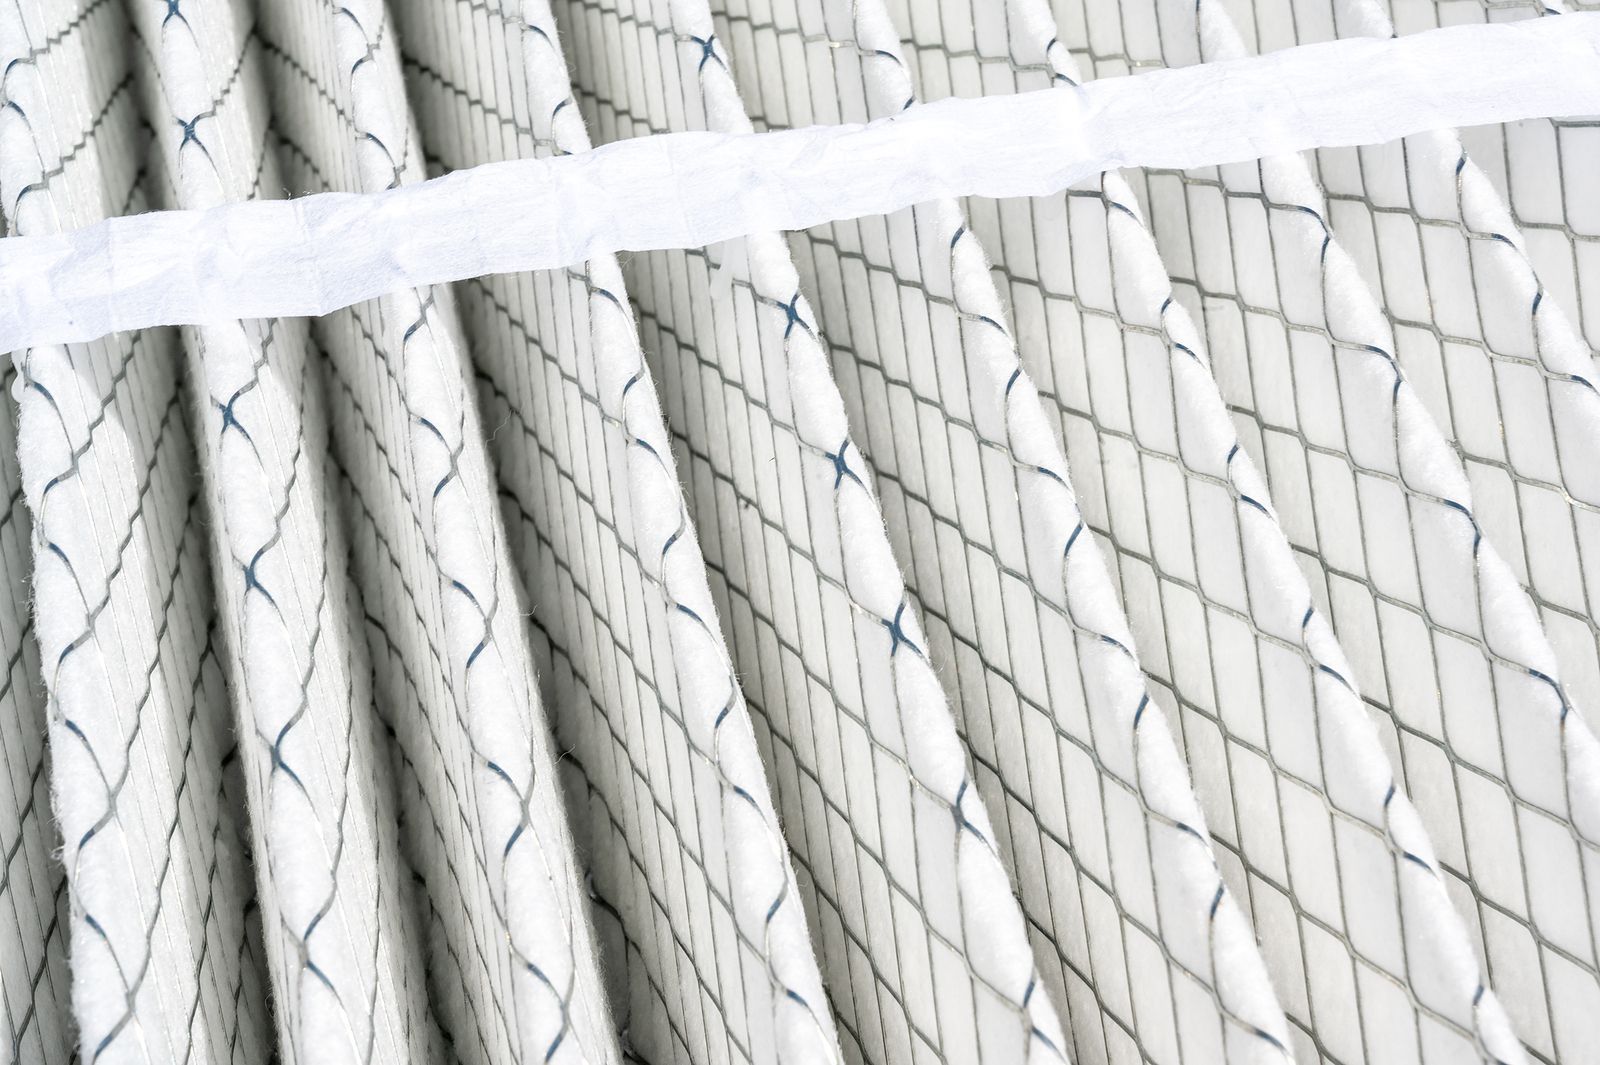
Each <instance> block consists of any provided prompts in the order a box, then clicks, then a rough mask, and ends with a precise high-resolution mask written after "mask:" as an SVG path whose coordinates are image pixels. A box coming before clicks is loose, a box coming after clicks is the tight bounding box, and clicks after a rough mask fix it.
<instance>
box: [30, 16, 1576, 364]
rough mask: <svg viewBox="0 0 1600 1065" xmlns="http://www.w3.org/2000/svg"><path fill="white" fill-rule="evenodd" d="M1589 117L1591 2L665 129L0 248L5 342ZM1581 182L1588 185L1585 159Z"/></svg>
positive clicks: (323, 306) (270, 313)
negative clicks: (552, 154)
mask: <svg viewBox="0 0 1600 1065" xmlns="http://www.w3.org/2000/svg"><path fill="white" fill-rule="evenodd" d="M1591 114H1600V13H1596V14H1574V15H1563V16H1560V17H1553V18H1544V19H1535V20H1530V21H1526V22H1516V23H1504V24H1488V25H1472V26H1459V27H1453V28H1449V29H1438V30H1430V31H1427V32H1424V33H1418V34H1415V35H1412V36H1407V37H1402V38H1396V39H1391V40H1378V39H1371V38H1356V39H1349V40H1341V41H1334V42H1330V43H1327V44H1314V45H1307V46H1304V47H1300V48H1291V49H1287V50H1285V51H1281V52H1275V53H1272V54H1269V55H1264V56H1259V57H1255V58H1250V59H1241V60H1233V61H1227V62H1219V63H1208V64H1203V65H1200V66H1194V67H1186V68H1183V69H1177V70H1159V71H1153V72H1150V73H1146V74H1139V75H1135V76H1130V77H1121V78H1110V79H1106V80H1103V81H1094V82H1091V83H1089V84H1088V85H1085V86H1082V87H1075V88H1061V89H1047V90H1043V91H1039V92H1029V93H1021V94H1017V95H1012V96H993V97H984V98H981V99H972V100H958V99H950V100H942V101H940V102H938V103H932V104H926V105H917V106H913V107H911V108H910V109H908V110H906V111H905V112H903V113H902V114H899V115H896V116H895V117H893V118H890V119H884V120H881V121H878V122H873V123H870V124H867V125H842V126H819V127H811V128H807V129H797V130H787V131H782V132H774V133H759V134H748V135H742V136H729V135H723V134H716V133H669V134H662V135H658V136H651V137H642V138H638V139H635V140H628V141H621V142H618V143H615V144H609V145H606V146H604V147H601V148H597V149H595V150H594V151H591V152H585V153H582V154H579V155H570V156H562V157H559V158H554V159H528V160H518V161H515V162H508V163H493V164H488V165H485V166H479V167H475V168H473V169H470V170H464V171H458V172H456V173H453V174H448V175H446V176H444V177H441V178H437V179H435V180H432V181H427V182H423V183H421V184H417V185H411V186H407V187H405V188H398V189H393V190H390V191H387V192H381V193H376V194H373V195H355V194H347V193H325V194H320V195H314V196H306V197H303V198H300V199H295V200H275V201H260V200H255V201H249V202H244V203H235V204H229V205H226V206H222V207H215V208H212V209H210V210H205V211H162V212H155V213H151V214H143V215H135V216H131V217H125V218H114V219H111V220H109V221H105V222H101V223H98V224H96V225H92V226H88V227H85V228H83V229H79V230H75V231H71V232H66V233H60V234H53V235H41V236H22V237H9V238H6V239H4V240H0V351H11V350H16V349H19V348H23V347H28V346H33V345H39V344H52V343H67V342H73V341H84V340H91V339H93V338H95V337H98V336H102V335H104V334H106V333H110V332H113V331H116V330H122V329H137V328H144V327H147V326H157V325H172V324H189V323H202V322H214V321H227V320H232V319H237V318H265V317H278V316H285V315H316V314H326V313H328V312H330V311H334V310H337V309H338V308H340V307H345V306H348V305H350V304H352V303H356V302H359V301H361V300H365V299H370V298H372V297H375V296H378V295H381V294H383V293H385V292H389V291H394V290H396V289H401V288H406V287H411V286H420V285H430V284H436V283H440V282H446V281H455V280H460V279H462V278H467V277H477V276H480V275H483V274H492V273H503V272H508V271H517V270H535V269H546V268H555V267H563V266H568V265H571V264H574V263H580V262H583V261H584V260H586V259H588V258H591V257H593V256H595V255H597V254H601V253H604V252H613V251H643V250H648V249H654V248H693V247H701V246H704V245H707V244H712V243H715V242H717V241H721V240H727V239H730V238H733V237H738V236H742V235H744V234H747V233H756V232H764V231H771V230H790V229H804V228H806V227H808V226H814V225H819V224H821V223H823V222H828V221H833V220H835V219H842V218H856V217H861V216H865V215H874V214H885V213H888V212H890V211H895V210H898V209H900V208H902V207H907V206H910V205H912V204H916V203H922V202H925V201H929V200H937V199H943V198H948V197H955V196H969V195H970V196H991V197H1005V196H1040V195H1046V194H1049V193H1053V192H1057V191H1060V190H1061V189H1063V188H1065V187H1067V186H1068V185H1071V184H1073V183H1074V182H1077V181H1081V180H1083V179H1084V178H1086V177H1090V176H1092V175H1094V174H1096V173H1099V172H1101V171H1104V170H1109V169H1113V168H1116V167H1124V166H1156V167H1170V168H1182V169H1188V168H1193V167H1199V166H1212V165H1217V164H1221V163H1229V162H1239V161H1244V160H1249V159H1258V158H1262V157H1264V156H1269V155H1277V154H1282V153H1285V152H1293V151H1300V150H1303V149H1308V148H1318V147H1334V146H1342V145H1358V144H1378V143H1383V142H1386V141H1391V140H1395V139H1398V138H1400V137H1403V136H1406V135H1408V134H1411V133H1417V132H1421V131H1423V130H1429V129H1441V128H1446V127H1455V126H1471V125H1481V124H1487V123H1499V122H1514V121H1518V120H1521V119H1528V118H1544V117H1548V118H1558V117H1570V116H1576V115H1591ZM1587 194H1589V195H1600V175H1597V176H1596V177H1595V181H1594V183H1593V186H1592V187H1591V188H1590V189H1589V190H1588V193H1587Z"/></svg>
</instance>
